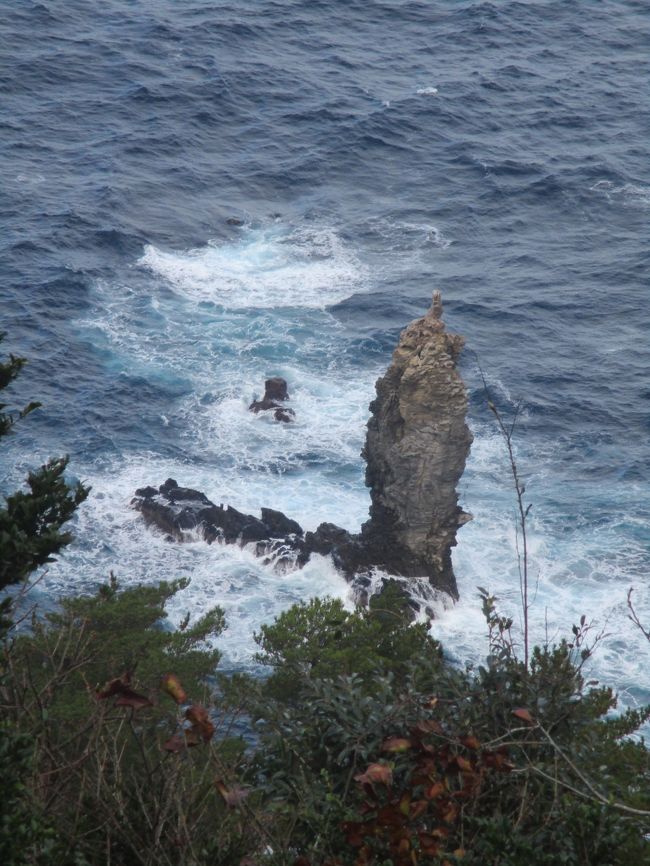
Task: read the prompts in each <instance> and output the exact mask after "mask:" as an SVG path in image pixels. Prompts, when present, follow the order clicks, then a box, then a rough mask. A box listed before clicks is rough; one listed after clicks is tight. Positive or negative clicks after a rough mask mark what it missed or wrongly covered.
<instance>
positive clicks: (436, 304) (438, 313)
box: [427, 289, 442, 320]
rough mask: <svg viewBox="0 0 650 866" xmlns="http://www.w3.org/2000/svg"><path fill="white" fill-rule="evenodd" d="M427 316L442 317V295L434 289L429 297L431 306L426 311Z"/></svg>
mask: <svg viewBox="0 0 650 866" xmlns="http://www.w3.org/2000/svg"><path fill="white" fill-rule="evenodd" d="M427 317H429V318H432V319H438V320H440V319H442V295H441V294H440V292H439V291H438V290H437V289H436V290H435V292H434V293H433V296H432V298H431V306H430V307H429V310H428V311H427Z"/></svg>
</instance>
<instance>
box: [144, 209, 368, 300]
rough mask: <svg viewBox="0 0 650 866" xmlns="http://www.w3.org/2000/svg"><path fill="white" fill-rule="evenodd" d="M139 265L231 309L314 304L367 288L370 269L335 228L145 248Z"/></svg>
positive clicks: (247, 233)
mask: <svg viewBox="0 0 650 866" xmlns="http://www.w3.org/2000/svg"><path fill="white" fill-rule="evenodd" d="M139 264H140V265H141V266H142V267H144V268H147V269H148V270H149V271H151V272H153V273H154V274H156V275H157V276H160V277H162V278H163V279H164V280H166V281H167V282H168V283H169V284H171V285H172V286H173V287H174V289H175V290H176V291H178V292H180V293H182V294H183V295H185V296H187V297H189V298H191V299H193V300H196V301H212V302H214V303H215V304H218V305H221V306H223V307H227V308H230V309H246V308H249V307H257V308H274V307H275V308H278V307H313V308H324V307H327V306H329V305H331V304H335V303H338V302H340V301H342V300H344V299H345V298H347V297H349V296H350V295H351V294H353V293H354V292H358V291H363V290H364V289H365V276H366V275H365V270H364V267H363V266H362V265H361V263H360V262H359V260H358V259H357V257H356V255H355V253H354V252H353V250H351V249H350V248H349V246H348V245H347V244H346V243H345V242H344V241H343V240H342V239H341V237H340V236H339V235H338V234H337V233H336V232H335V231H334V230H333V229H331V228H327V227H305V226H300V227H286V226H285V227H283V226H273V227H271V228H261V229H245V230H244V231H243V232H242V234H241V235H240V236H239V237H238V239H237V240H235V241H233V242H217V241H213V242H210V243H208V244H206V245H205V246H203V247H199V248H197V249H191V250H187V251H164V250H161V249H159V248H158V247H155V246H153V245H148V246H146V247H145V250H144V254H143V256H142V258H141V259H140V260H139Z"/></svg>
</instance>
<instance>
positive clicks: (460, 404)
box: [132, 292, 472, 597]
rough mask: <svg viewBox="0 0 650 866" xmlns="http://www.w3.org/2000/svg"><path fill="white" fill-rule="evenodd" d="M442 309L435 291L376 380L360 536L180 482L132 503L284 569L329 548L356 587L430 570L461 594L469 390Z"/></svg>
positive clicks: (436, 582) (174, 532)
mask: <svg viewBox="0 0 650 866" xmlns="http://www.w3.org/2000/svg"><path fill="white" fill-rule="evenodd" d="M441 313H442V304H441V300H440V294H439V293H438V292H436V293H435V294H434V296H433V303H432V306H431V309H430V310H429V311H428V312H427V314H426V315H425V316H424V317H423V318H421V319H418V320H417V321H415V322H412V323H411V324H410V325H409V326H408V327H407V328H406V329H405V330H404V331H403V332H402V334H401V335H400V339H399V343H398V346H397V348H396V349H395V352H394V353H393V358H392V361H391V364H390V366H389V368H388V370H387V372H386V375H385V376H383V377H382V378H381V379H379V380H378V382H377V386H376V387H377V397H376V399H375V400H374V401H373V402H372V403H371V406H370V409H371V413H372V415H371V418H370V420H369V422H368V433H367V437H366V445H365V448H364V451H363V456H364V457H365V459H366V462H367V468H366V483H367V484H368V486H369V487H370V490H371V500H372V504H371V508H370V519H369V520H368V521H367V523H365V524H364V525H363V527H362V531H361V533H360V534H358V535H353V534H351V533H349V532H348V531H347V530H345V529H342V528H341V527H339V526H336V525H335V524H332V523H322V524H321V525H320V526H319V527H318V529H317V530H316V532H305V531H304V530H303V529H302V527H301V526H300V525H299V524H298V523H297V522H296V521H294V520H291V519H290V518H288V517H286V516H285V515H284V514H282V512H280V511H275V510H273V509H269V508H262V510H261V518H258V517H254V516H253V515H249V514H243V513H242V512H240V511H237V510H236V509H234V508H231V507H230V506H227V507H225V508H224V506H223V505H215V504H214V503H213V502H211V501H210V500H209V499H208V498H207V497H206V496H205V495H204V494H203V493H201V492H199V491H197V490H192V489H191V488H185V487H179V485H178V484H177V483H176V481H174V480H173V479H168V480H167V481H166V482H165V483H164V484H163V485H161V486H160V487H159V488H155V487H144V488H141V489H139V490H137V491H136V494H135V498H134V499H133V501H132V504H133V506H134V507H135V508H137V509H138V510H139V511H140V512H141V513H142V515H143V517H144V518H145V520H146V521H147V523H150V524H154V525H155V526H157V527H158V528H159V529H161V530H163V531H164V532H165V533H167V534H168V536H169V537H170V539H172V540H177V541H182V540H183V539H184V538H187V537H188V533H189V532H190V531H193V532H197V531H198V532H199V533H200V534H201V535H202V537H203V538H204V539H205V540H206V541H207V542H208V543H212V542H214V541H220V542H223V543H238V544H241V545H251V547H252V549H253V550H254V551H255V553H256V554H257V555H259V556H263V557H265V558H266V560H267V561H268V562H269V563H272V564H273V565H274V566H275V567H279V568H283V569H287V568H296V567H301V566H302V565H304V564H305V563H306V562H307V561H308V560H309V558H310V556H311V555H312V554H313V553H319V554H323V555H331V556H332V559H333V561H334V563H335V565H336V566H337V568H339V569H340V570H341V571H342V572H343V573H344V574H345V575H346V577H348V579H353V578H354V579H355V583H356V585H357V587H358V588H359V587H361V588H363V587H364V586H366V585H367V582H365V580H364V577H363V573H364V572H365V573H367V572H369V571H370V569H372V568H373V567H375V568H380V569H383V570H385V571H387V572H389V573H391V574H396V575H402V576H405V577H414V578H415V577H419V578H421V577H427V578H428V579H429V581H430V583H431V585H432V586H433V587H434V588H435V589H437V590H442V591H444V592H446V593H448V594H450V595H451V596H453V597H457V595H458V593H457V589H456V581H455V579H454V575H453V571H452V568H451V548H452V547H453V545H454V544H455V543H456V530H457V528H458V527H459V526H460V525H462V524H463V523H465V522H466V521H467V520H468V519H469V515H466V514H465V513H464V512H463V511H462V509H460V508H459V507H458V496H457V494H456V484H457V482H458V480H459V478H460V476H461V474H462V472H463V469H464V466H465V460H466V457H467V454H468V451H469V447H470V444H471V441H472V437H471V434H470V432H469V429H468V427H467V424H466V422H465V415H466V412H467V394H466V391H465V386H464V385H463V382H462V379H461V378H460V376H459V374H458V372H457V371H456V359H457V357H458V355H459V353H460V350H461V348H462V346H463V342H464V341H463V339H462V337H459V336H457V335H454V334H448V333H446V332H445V329H444V325H443V323H442V319H441ZM368 582H369V581H368Z"/></svg>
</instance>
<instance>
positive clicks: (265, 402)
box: [248, 376, 296, 424]
mask: <svg viewBox="0 0 650 866" xmlns="http://www.w3.org/2000/svg"><path fill="white" fill-rule="evenodd" d="M288 399H289V392H288V390H287V382H286V379H283V378H282V377H281V376H274V377H273V378H271V379H267V380H266V382H265V383H264V396H263V397H262V399H261V400H253V402H252V403H251V404H250V406H249V407H248V408H249V410H250V411H251V412H255V413H257V412H266V411H267V410H269V409H273V410H275V411H274V412H273V417H274V418H275V420H276V421H284V423H285V424H286V423H289V422H290V421H293V419H294V417H295V415H296V413H295V412H294V411H293V409H290V408H289V407H288V406H282V405H281V403H283V402H284V401H285V400H288Z"/></svg>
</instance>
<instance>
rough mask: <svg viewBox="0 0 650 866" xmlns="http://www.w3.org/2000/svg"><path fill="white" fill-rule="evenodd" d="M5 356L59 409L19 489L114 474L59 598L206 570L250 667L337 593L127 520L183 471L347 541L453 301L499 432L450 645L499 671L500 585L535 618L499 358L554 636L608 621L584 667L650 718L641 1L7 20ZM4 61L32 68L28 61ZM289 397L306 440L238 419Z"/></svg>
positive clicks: (45, 590)
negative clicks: (63, 468) (486, 600)
mask: <svg viewBox="0 0 650 866" xmlns="http://www.w3.org/2000/svg"><path fill="white" fill-rule="evenodd" d="M0 39H2V43H3V45H4V46H5V52H4V58H3V59H4V63H3V64H2V68H1V71H0V87H1V89H2V94H3V98H2V100H1V101H0V122H1V123H2V143H3V147H2V151H1V153H0V159H1V160H2V193H3V195H2V226H3V231H2V234H1V235H0V245H1V247H2V256H1V260H0V261H1V263H0V273H1V275H2V284H1V287H0V293H1V294H0V303H1V307H0V314H1V321H2V328H3V330H6V331H7V332H8V337H7V340H6V342H5V344H4V345H5V348H6V349H7V350H10V351H13V352H14V353H17V354H22V355H25V356H26V357H28V358H29V360H30V364H29V366H28V368H26V370H25V373H24V375H23V376H22V377H21V382H20V387H19V389H18V391H19V395H20V397H21V399H23V400H26V399H27V398H32V397H34V398H38V399H41V400H42V401H43V403H44V408H43V409H42V410H41V411H40V412H38V413H35V414H34V415H33V416H31V418H30V419H29V420H28V421H26V422H25V423H24V424H22V425H20V429H19V430H18V431H17V432H16V434H15V435H14V436H13V437H11V439H10V441H9V442H7V440H4V441H3V450H2V455H1V459H2V471H1V473H0V477H1V479H2V480H1V482H0V486H1V487H2V489H3V490H5V491H9V490H11V489H13V487H15V485H16V484H17V483H19V481H20V479H21V478H22V477H23V476H24V474H25V472H26V469H27V467H28V466H31V465H34V464H37V463H38V462H39V461H42V460H45V459H46V458H47V457H48V456H49V455H58V454H62V453H68V454H70V458H71V463H70V471H71V476H72V477H76V478H82V479H84V480H85V481H86V482H88V483H90V484H91V485H92V488H93V491H92V494H91V496H90V498H89V500H88V501H87V503H86V504H85V505H84V506H83V507H82V508H81V509H80V512H79V514H78V517H77V519H76V521H75V527H74V529H75V534H76V542H75V544H74V545H73V546H72V547H71V548H69V550H68V551H67V552H66V553H65V555H63V556H62V557H61V558H60V560H59V561H58V562H57V563H55V564H53V565H52V566H51V567H50V568H49V570H48V571H47V572H46V573H45V574H44V575H43V577H42V579H41V581H40V583H39V586H38V587H37V589H36V590H35V597H37V598H38V599H39V600H40V602H41V603H42V604H44V605H48V604H51V603H53V601H54V599H55V598H56V597H57V596H58V595H60V594H64V593H69V592H73V591H82V590H87V589H90V588H91V587H92V586H94V585H96V584H97V583H98V582H99V581H100V580H102V579H104V578H105V577H106V576H107V575H108V573H109V571H111V570H112V571H114V572H115V573H116V574H117V576H118V577H119V579H120V580H121V581H122V582H123V583H124V584H125V585H128V584H131V583H135V582H138V581H151V580H156V579H160V578H173V577H176V576H179V575H189V576H191V578H192V583H191V585H190V587H189V588H188V589H187V590H185V591H184V592H183V593H182V595H181V596H179V597H178V598H177V600H176V603H175V607H174V609H173V611H172V615H173V616H174V617H176V618H178V617H180V616H181V615H182V614H183V613H184V612H185V611H186V610H190V611H193V612H196V613H198V612H200V611H201V610H203V609H204V608H205V606H206V605H209V604H215V603H219V604H222V605H223V606H224V608H225V609H226V612H227V616H228V629H227V631H226V632H225V634H224V635H223V637H222V638H221V639H220V646H221V647H222V648H223V650H224V653H225V658H224V662H223V664H224V665H225V666H226V667H239V668H241V667H244V668H245V667H250V666H251V664H252V660H251V659H252V656H251V654H252V652H253V649H254V642H253V637H252V636H253V633H254V631H255V629H256V628H259V625H260V624H261V623H262V622H265V621H269V620H270V619H272V618H273V617H274V616H275V615H277V613H278V612H279V611H281V610H283V609H284V608H286V607H287V606H288V605H289V604H291V603H292V602H294V601H296V600H298V599H306V598H309V597H311V596H313V595H315V594H320V595H324V594H330V595H335V596H338V597H341V598H343V599H346V600H347V601H349V598H348V588H347V586H346V584H345V582H344V581H343V580H342V578H341V577H340V576H339V575H338V574H337V573H336V572H335V571H334V569H333V568H332V566H331V563H330V562H329V561H328V560H326V559H315V560H314V561H312V562H311V563H310V564H309V565H308V567H307V568H306V569H305V570H304V571H301V572H295V573H291V574H284V575H280V574H277V573H274V572H272V571H271V570H269V569H266V568H264V567H263V566H261V564H260V563H259V561H256V560H255V559H254V558H253V557H252V556H251V555H249V554H248V553H247V552H246V551H241V550H238V549H234V548H228V549H225V548H218V547H216V546H213V547H208V546H206V545H204V544H202V543H199V542H197V543H190V544H186V545H184V546H178V545H172V544H168V543H167V542H165V541H164V540H163V539H162V538H161V537H160V536H158V535H156V534H155V533H153V532H151V531H149V530H148V529H146V528H145V527H144V526H143V524H142V522H141V520H140V519H139V517H138V516H137V514H136V513H135V512H133V511H132V510H131V509H130V507H129V500H130V498H131V496H132V494H133V491H134V490H135V488H136V487H139V486H141V485H144V484H159V483H161V482H162V481H164V480H165V479H166V478H167V477H168V476H172V477H174V478H176V479H177V480H178V481H179V483H181V484H184V485H192V486H196V487H199V488H200V489H202V490H204V491H205V492H206V493H207V494H208V495H209V496H210V497H211V498H213V499H214V500H215V501H217V502H229V503H231V504H233V505H234V506H236V507H237V508H240V509H243V510H250V511H253V512H255V511H257V509H259V507H260V506H262V505H265V506H270V507H274V508H280V509H282V510H284V511H285V512H286V513H287V514H289V515H290V516H292V517H295V518H297V519H299V520H300V521H301V523H302V524H303V525H304V526H305V527H307V528H314V527H315V526H316V525H317V524H318V523H319V522H320V521H321V520H334V521H336V522H337V523H340V524H342V525H344V526H346V527H347V528H349V529H351V530H354V529H356V528H358V527H359V526H360V524H361V523H362V522H363V520H364V519H365V517H366V514H367V509H368V504H369V497H368V491H367V490H366V488H365V487H364V483H363V464H362V461H361V458H360V454H359V452H360V450H361V446H362V443H363V439H364V430H365V424H366V421H367V417H368V403H369V402H370V400H371V399H372V397H373V393H374V381H375V380H376V378H377V376H378V375H380V374H381V372H382V370H383V369H384V368H385V367H386V365H387V363H388V362H389V359H390V354H391V351H392V348H393V346H394V344H395V341H396V339H397V336H398V334H399V332H400V330H401V329H402V328H403V327H404V326H405V325H406V324H407V323H408V322H409V321H410V320H412V319H414V318H416V317H418V316H420V315H421V314H422V313H423V312H424V310H425V309H426V308H427V306H428V304H429V301H430V296H431V292H432V290H433V289H435V288H439V289H440V290H441V291H442V293H443V299H444V303H445V318H446V321H447V324H448V327H449V328H450V329H451V330H454V331H456V332H459V333H462V334H463V335H464V336H465V337H466V341H467V347H468V348H467V351H466V353H465V355H464V357H463V360H462V373H463V376H464V378H465V380H466V382H467V385H468V388H469V391H470V424H471V426H472V428H473V431H474V434H475V441H474V445H473V448H472V453H471V457H470V459H469V463H468V466H467V470H466V473H465V475H464V477H463V479H462V483H461V491H460V492H461V502H462V505H463V507H464V508H465V509H466V510H468V511H470V512H471V513H472V514H473V515H474V520H473V522H472V523H470V524H469V525H467V526H466V527H464V528H463V529H462V530H461V531H460V532H459V537H458V541H459V543H458V547H457V548H456V550H455V552H454V564H455V570H456V574H457V578H458V584H459V589H460V594H461V600H460V602H459V603H458V604H457V605H455V606H450V605H447V606H444V605H439V610H438V618H437V619H436V621H435V622H434V624H433V626H432V628H433V632H434V634H436V636H438V637H440V638H441V639H442V640H443V642H444V644H445V647H446V648H447V651H448V652H449V654H450V655H451V656H452V657H454V658H455V659H457V660H458V661H459V663H464V662H466V661H469V662H471V663H476V662H478V661H480V660H481V658H483V657H484V656H485V653H486V640H485V624H484V622H483V621H482V617H481V614H480V606H479V603H478V600H477V595H476V586H477V585H481V586H484V587H486V588H489V589H490V591H492V592H494V593H495V594H496V595H497V596H499V598H500V600H501V601H500V603H501V605H502V608H503V609H504V610H505V611H509V612H512V614H513V615H514V617H515V623H516V625H517V624H518V622H519V619H520V615H519V613H518V611H519V606H518V597H519V583H518V577H517V557H516V538H515V522H514V519H515V507H514V506H515V501H514V496H513V491H512V484H511V482H510V480H509V476H508V464H507V458H506V454H505V451H504V447H503V443H502V442H501V441H500V438H499V435H498V431H497V430H496V428H495V425H494V422H493V419H492V418H491V415H490V412H489V411H488V410H487V408H486V397H485V393H484V391H483V387H482V383H481V376H480V374H479V370H478V365H480V368H481V369H482V371H483V374H484V375H485V378H486V380H487V382H488V385H489V388H490V392H491V394H492V399H493V400H494V402H495V403H496V404H497V406H498V407H499V409H500V410H501V412H502V413H503V414H504V417H506V418H509V417H512V413H513V412H515V410H516V409H517V407H519V420H518V424H517V427H516V431H515V444H516V452H517V459H518V461H519V468H520V472H521V474H522V476H523V477H524V479H525V481H526V484H527V493H526V498H527V501H528V502H530V503H532V506H533V507H532V511H531V518H530V524H529V542H530V547H531V558H530V567H531V575H532V581H533V584H534V592H533V597H534V603H533V607H532V611H531V618H532V628H533V635H534V638H535V640H538V641H544V640H551V641H552V640H555V639H558V638H559V637H560V636H562V635H563V634H566V633H567V632H568V631H569V630H570V627H571V625H572V624H573V623H574V622H577V621H578V619H579V617H580V615H581V614H583V613H584V614H585V615H586V616H587V618H588V619H589V620H590V621H591V620H593V623H594V627H593V632H592V634H594V635H596V634H598V633H601V632H602V634H603V637H602V639H601V641H600V644H599V647H598V651H597V652H596V654H595V656H594V659H593V662H592V665H591V668H590V675H591V676H592V677H594V678H596V679H599V680H601V681H603V682H608V683H612V684H613V685H614V686H615V688H616V689H617V691H618V692H619V695H620V698H621V703H622V705H631V706H634V705H636V704H638V703H642V702H644V701H648V700H650V647H649V646H648V644H647V643H646V642H645V641H644V639H643V637H642V636H641V635H640V633H639V632H638V631H637V630H635V628H634V627H633V626H632V624H631V623H630V622H629V620H628V618H627V612H626V607H625V599H626V592H627V589H628V588H629V587H630V586H634V587H635V598H636V601H637V605H638V610H639V613H640V615H641V617H642V618H643V619H644V620H645V622H646V623H650V586H649V581H648V575H649V566H650V550H649V548H650V488H649V485H648V481H649V477H650V444H649V443H650V436H649V433H650V378H649V374H650V308H649V304H648V270H649V269H648V265H649V254H648V239H649V232H648V226H649V221H650V158H649V157H650V154H649V147H648V142H649V141H650V94H649V92H648V80H649V78H650V54H649V52H648V45H650V7H648V5H647V4H646V3H645V2H642V0H641V2H637V0H601V2H598V3H595V2H590V0H576V2H573V3H567V2H565V0H519V2H513V0H499V2H492V3H490V2H462V0H454V2H452V0H447V2H442V0H441V2H438V3H425V2H420V0H374V2H371V3H368V2H363V3H362V2H357V0H235V2H233V0H230V2H226V0H212V2H207V0H188V2H185V3H178V2H175V0H156V2H148V0H142V2H137V3H136V2H131V0H105V2H103V3H101V4H89V3H87V2H84V0H67V2H65V3H63V2H60V0H43V2H33V0H13V2H11V3H7V4H5V6H4V8H3V14H2V16H1V17H0ZM7 49H8V50H7ZM270 375H281V376H284V377H285V378H286V379H287V381H288V383H289V389H290V393H291V396H292V406H293V407H294V408H295V410H296V413H297V420H296V423H295V424H291V425H282V424H275V423H273V422H271V421H269V419H267V418H264V417H260V416H253V415H252V414H250V413H249V412H248V411H247V405H248V403H249V402H250V401H251V400H252V399H253V397H254V396H256V395H259V394H260V393H261V391H262V389H263V380H264V379H265V378H266V377H267V376H270Z"/></svg>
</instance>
